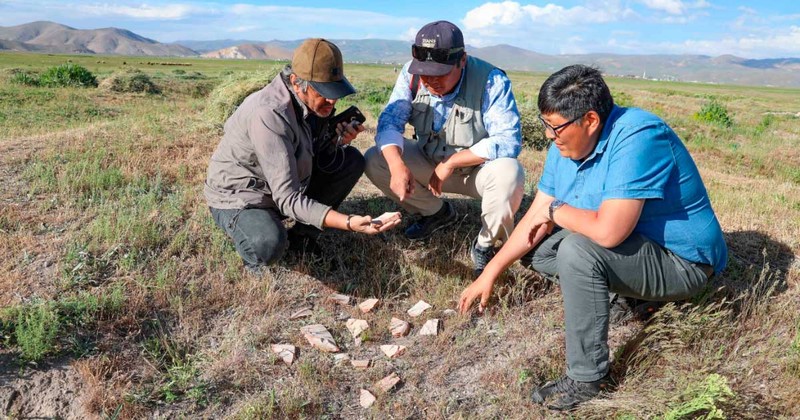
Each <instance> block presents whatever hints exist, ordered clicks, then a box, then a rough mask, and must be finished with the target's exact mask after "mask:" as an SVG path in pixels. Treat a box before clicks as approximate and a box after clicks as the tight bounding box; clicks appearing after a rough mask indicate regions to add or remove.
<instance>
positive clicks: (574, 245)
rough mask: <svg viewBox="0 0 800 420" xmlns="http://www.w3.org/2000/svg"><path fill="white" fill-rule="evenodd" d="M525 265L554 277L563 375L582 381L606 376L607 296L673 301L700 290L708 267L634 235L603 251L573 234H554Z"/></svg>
mask: <svg viewBox="0 0 800 420" xmlns="http://www.w3.org/2000/svg"><path fill="white" fill-rule="evenodd" d="M521 262H522V264H523V265H524V266H525V267H529V268H532V269H533V270H536V271H537V272H540V273H543V274H547V275H549V276H558V280H557V281H558V283H559V285H560V286H561V293H562V295H563V299H564V322H565V328H566V333H565V335H566V342H567V375H568V376H569V377H570V378H572V379H574V380H576V381H583V382H590V381H595V380H598V379H600V378H602V377H603V376H605V375H606V373H608V369H609V360H608V357H609V356H608V315H609V299H608V294H609V291H610V292H615V293H618V294H620V295H622V296H628V297H633V298H637V299H643V300H651V301H674V300H682V299H686V298H689V297H691V296H693V295H695V294H696V293H698V292H700V291H701V290H702V289H703V288H704V287H705V285H706V283H707V282H708V277H707V276H706V273H705V272H704V270H707V269H708V268H709V266H707V265H698V264H694V263H691V262H689V261H686V260H684V259H683V258H681V257H679V256H677V255H675V254H673V253H672V252H670V251H669V250H666V249H664V248H662V247H661V246H660V245H658V244H657V243H655V242H653V241H652V240H650V239H648V238H647V237H645V236H642V235H640V234H637V233H634V234H631V236H629V237H628V239H626V240H625V241H624V242H623V243H622V244H620V245H619V246H617V247H615V248H611V249H608V248H604V247H602V246H600V245H597V244H596V243H594V242H593V241H592V240H590V239H589V238H587V237H586V236H583V235H581V234H578V233H572V232H570V231H568V230H566V229H560V230H558V231H554V232H553V234H551V235H550V236H548V237H546V238H545V239H544V240H543V241H542V242H541V243H540V244H539V245H538V246H537V247H535V248H534V249H533V250H531V252H529V253H528V254H526V255H525V256H523V257H522V259H521Z"/></svg>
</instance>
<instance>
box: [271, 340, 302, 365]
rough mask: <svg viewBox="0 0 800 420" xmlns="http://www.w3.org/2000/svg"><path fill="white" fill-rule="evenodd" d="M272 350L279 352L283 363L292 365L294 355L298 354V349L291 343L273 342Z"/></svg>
mask: <svg viewBox="0 0 800 420" xmlns="http://www.w3.org/2000/svg"><path fill="white" fill-rule="evenodd" d="M272 352H273V353H275V354H277V355H278V357H280V358H281V360H283V363H286V365H287V366H290V365H291V364H292V362H293V361H294V355H295V354H297V349H296V348H295V347H294V346H293V345H291V344H273V345H272Z"/></svg>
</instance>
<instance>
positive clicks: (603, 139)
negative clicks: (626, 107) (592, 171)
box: [584, 105, 622, 162]
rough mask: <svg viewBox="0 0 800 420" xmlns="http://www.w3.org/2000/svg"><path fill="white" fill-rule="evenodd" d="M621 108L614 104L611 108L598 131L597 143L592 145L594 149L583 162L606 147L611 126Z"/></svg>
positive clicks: (603, 150)
mask: <svg viewBox="0 0 800 420" xmlns="http://www.w3.org/2000/svg"><path fill="white" fill-rule="evenodd" d="M621 109H622V108H620V107H618V106H616V105H614V108H612V109H611V113H610V114H608V118H607V119H606V122H605V124H603V130H602V131H601V132H600V137H598V138H597V145H596V146H595V147H594V151H593V152H592V154H590V155H589V157H587V158H586V159H584V162H586V161H589V160H592V159H593V158H594V157H595V156H597V155H598V154H600V153H603V152H605V150H606V147H608V137H609V135H610V134H611V128H612V127H613V125H614V121H616V119H617V118H618V117H619V113H620V112H621Z"/></svg>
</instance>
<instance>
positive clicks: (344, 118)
mask: <svg viewBox="0 0 800 420" xmlns="http://www.w3.org/2000/svg"><path fill="white" fill-rule="evenodd" d="M366 120H367V117H365V116H364V114H362V113H361V110H360V109H358V108H357V107H356V106H355V105H350V107H349V108H347V109H345V110H344V111H342V112H340V113H339V114H338V115H334V116H333V117H331V118H330V119H329V120H328V128H327V132H326V133H325V136H324V137H325V138H326V139H329V140H331V141H332V142H334V143H336V139H337V138H338V137H339V135H338V134H336V127H338V126H339V124H341V123H347V124H353V125H354V126H355V125H356V124H364V121H366Z"/></svg>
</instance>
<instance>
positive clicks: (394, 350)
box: [381, 344, 406, 359]
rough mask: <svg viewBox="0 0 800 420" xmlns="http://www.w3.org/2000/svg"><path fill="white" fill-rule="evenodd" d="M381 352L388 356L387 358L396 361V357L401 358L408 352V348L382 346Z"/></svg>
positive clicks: (391, 345)
mask: <svg viewBox="0 0 800 420" xmlns="http://www.w3.org/2000/svg"><path fill="white" fill-rule="evenodd" d="M381 351H382V352H383V354H385V355H386V357H388V358H390V359H394V358H396V357H400V355H402V354H403V353H404V352H405V351H406V346H400V345H397V344H384V345H382V346H381Z"/></svg>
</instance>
